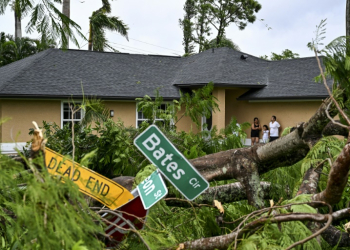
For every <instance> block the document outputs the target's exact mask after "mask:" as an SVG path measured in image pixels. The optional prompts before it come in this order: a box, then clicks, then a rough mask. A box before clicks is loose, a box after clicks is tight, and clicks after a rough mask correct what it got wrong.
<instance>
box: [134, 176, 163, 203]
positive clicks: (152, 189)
mask: <svg viewBox="0 0 350 250" xmlns="http://www.w3.org/2000/svg"><path fill="white" fill-rule="evenodd" d="M137 191H138V192H139V195H140V197H141V200H142V205H143V207H144V208H145V209H149V208H150V207H152V206H153V205H154V204H156V203H157V202H158V201H160V200H161V199H162V198H163V197H165V196H166V195H167V194H168V189H167V188H166V185H165V183H164V181H163V179H162V176H161V173H160V172H158V171H157V170H156V171H154V172H153V173H152V174H151V175H150V176H148V177H147V178H146V179H145V180H144V181H143V182H141V183H140V184H139V185H138V186H137Z"/></svg>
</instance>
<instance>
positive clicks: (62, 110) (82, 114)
mask: <svg viewBox="0 0 350 250" xmlns="http://www.w3.org/2000/svg"><path fill="white" fill-rule="evenodd" d="M69 103H72V102H69V101H61V128H63V123H64V122H67V121H68V122H71V121H72V119H71V118H69V119H64V104H69ZM75 103H76V104H81V101H76V102H75ZM80 112H81V115H80V119H73V122H80V121H81V120H82V119H83V117H84V110H82V109H81V110H80Z"/></svg>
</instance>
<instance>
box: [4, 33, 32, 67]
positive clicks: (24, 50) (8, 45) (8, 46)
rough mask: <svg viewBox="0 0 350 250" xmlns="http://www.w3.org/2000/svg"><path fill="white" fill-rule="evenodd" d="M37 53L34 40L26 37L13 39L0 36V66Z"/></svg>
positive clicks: (7, 36) (8, 36)
mask: <svg viewBox="0 0 350 250" xmlns="http://www.w3.org/2000/svg"><path fill="white" fill-rule="evenodd" d="M35 53H37V47H36V43H35V42H34V40H32V39H30V38H28V37H22V38H14V37H13V36H12V35H5V34H4V33H3V32H2V33H1V35H0V66H4V65H6V64H9V63H12V62H14V61H17V60H20V59H23V58H25V57H28V56H31V55H33V54H35Z"/></svg>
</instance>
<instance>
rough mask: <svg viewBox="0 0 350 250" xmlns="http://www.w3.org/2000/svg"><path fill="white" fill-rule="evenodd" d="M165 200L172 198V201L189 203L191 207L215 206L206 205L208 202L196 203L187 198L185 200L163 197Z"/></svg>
mask: <svg viewBox="0 0 350 250" xmlns="http://www.w3.org/2000/svg"><path fill="white" fill-rule="evenodd" d="M164 200H165V201H170V200H174V201H180V202H187V203H188V204H189V205H191V207H193V208H194V207H213V208H215V206H212V205H208V204H198V203H195V202H191V201H188V200H185V199H179V198H165V199H164Z"/></svg>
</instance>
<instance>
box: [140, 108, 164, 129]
mask: <svg viewBox="0 0 350 250" xmlns="http://www.w3.org/2000/svg"><path fill="white" fill-rule="evenodd" d="M159 108H160V109H162V110H164V111H165V110H166V109H167V104H161V105H160V107H159ZM137 109H138V108H137V106H136V114H137V115H136V127H137V128H139V127H140V126H141V123H143V122H144V121H147V122H148V123H149V124H152V123H153V121H151V120H149V119H147V118H146V117H145V115H144V114H143V112H142V110H140V111H137ZM154 123H155V125H157V126H163V125H164V120H163V119H160V118H158V117H156V119H155V121H154Z"/></svg>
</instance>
